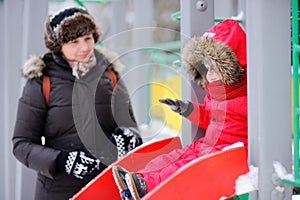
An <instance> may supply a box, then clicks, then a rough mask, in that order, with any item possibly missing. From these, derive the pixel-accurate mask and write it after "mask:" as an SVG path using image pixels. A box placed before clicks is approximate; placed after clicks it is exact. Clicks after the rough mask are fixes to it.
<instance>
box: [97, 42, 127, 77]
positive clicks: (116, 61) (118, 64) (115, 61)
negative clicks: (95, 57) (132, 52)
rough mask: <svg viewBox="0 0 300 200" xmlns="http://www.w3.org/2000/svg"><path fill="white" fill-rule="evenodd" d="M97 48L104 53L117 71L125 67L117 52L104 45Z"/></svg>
mask: <svg viewBox="0 0 300 200" xmlns="http://www.w3.org/2000/svg"><path fill="white" fill-rule="evenodd" d="M95 48H96V49H97V50H98V51H99V52H100V53H102V54H103V55H104V57H105V58H106V59H107V60H108V62H109V63H110V64H111V65H112V67H113V68H114V69H115V70H116V71H118V72H120V71H121V70H122V69H124V65H123V64H122V63H121V62H120V60H119V55H118V54H117V53H116V52H114V51H111V50H108V49H107V48H106V47H103V46H96V47H95Z"/></svg>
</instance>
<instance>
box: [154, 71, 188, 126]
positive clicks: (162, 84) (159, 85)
mask: <svg viewBox="0 0 300 200" xmlns="http://www.w3.org/2000/svg"><path fill="white" fill-rule="evenodd" d="M160 98H171V99H181V77H180V76H179V75H176V76H170V77H167V78H166V79H164V80H160V79H157V80H154V81H153V82H152V83H151V105H150V107H151V115H152V117H156V118H159V119H162V120H164V121H165V122H166V124H167V125H168V126H169V128H170V129H172V130H175V131H180V129H181V118H182V117H181V116H180V115H179V114H177V113H174V112H173V111H172V110H171V109H170V107H169V106H167V105H164V104H161V103H159V102H158V99H160Z"/></svg>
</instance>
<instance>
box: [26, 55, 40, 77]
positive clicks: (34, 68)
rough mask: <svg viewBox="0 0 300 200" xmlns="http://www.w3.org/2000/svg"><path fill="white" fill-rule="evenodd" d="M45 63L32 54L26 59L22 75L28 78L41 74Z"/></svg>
mask: <svg viewBox="0 0 300 200" xmlns="http://www.w3.org/2000/svg"><path fill="white" fill-rule="evenodd" d="M45 66H46V65H45V63H44V61H43V59H42V58H41V57H40V56H32V57H31V58H30V59H29V60H27V61H26V63H25V64H24V67H23V75H24V76H25V77H26V78H28V79H33V78H37V77H40V76H42V75H43V73H42V71H43V69H44V68H45Z"/></svg>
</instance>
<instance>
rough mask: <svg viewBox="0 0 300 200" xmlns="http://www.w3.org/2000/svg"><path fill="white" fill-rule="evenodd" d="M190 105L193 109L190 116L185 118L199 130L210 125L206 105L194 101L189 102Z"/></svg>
mask: <svg viewBox="0 0 300 200" xmlns="http://www.w3.org/2000/svg"><path fill="white" fill-rule="evenodd" d="M191 103H192V104H193V107H194V109H193V111H192V112H191V114H189V115H188V116H186V118H187V119H188V120H190V121H191V122H192V123H193V124H195V125H197V126H199V127H200V128H203V129H206V128H207V126H208V124H209V123H210V113H209V111H208V109H207V107H206V104H205V103H204V104H198V103H196V102H194V101H191Z"/></svg>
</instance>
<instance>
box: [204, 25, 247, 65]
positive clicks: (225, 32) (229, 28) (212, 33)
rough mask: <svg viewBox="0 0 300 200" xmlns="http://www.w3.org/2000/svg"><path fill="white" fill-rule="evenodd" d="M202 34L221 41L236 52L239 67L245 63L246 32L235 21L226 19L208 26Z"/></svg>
mask: <svg viewBox="0 0 300 200" xmlns="http://www.w3.org/2000/svg"><path fill="white" fill-rule="evenodd" d="M203 36H208V37H211V38H212V39H213V40H215V41H219V42H222V43H224V44H226V45H228V46H229V47H231V49H232V51H233V52H234V53H235V54H236V57H237V59H238V61H239V63H240V65H241V67H243V68H246V65H247V53H246V50H247V47H246V34H245V32H244V30H243V29H242V28H241V26H240V25H239V24H238V22H237V21H235V20H233V19H227V20H224V21H222V22H219V23H217V24H216V25H215V26H213V27H211V28H209V29H208V30H207V31H206V32H205V33H204V35H203Z"/></svg>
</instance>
